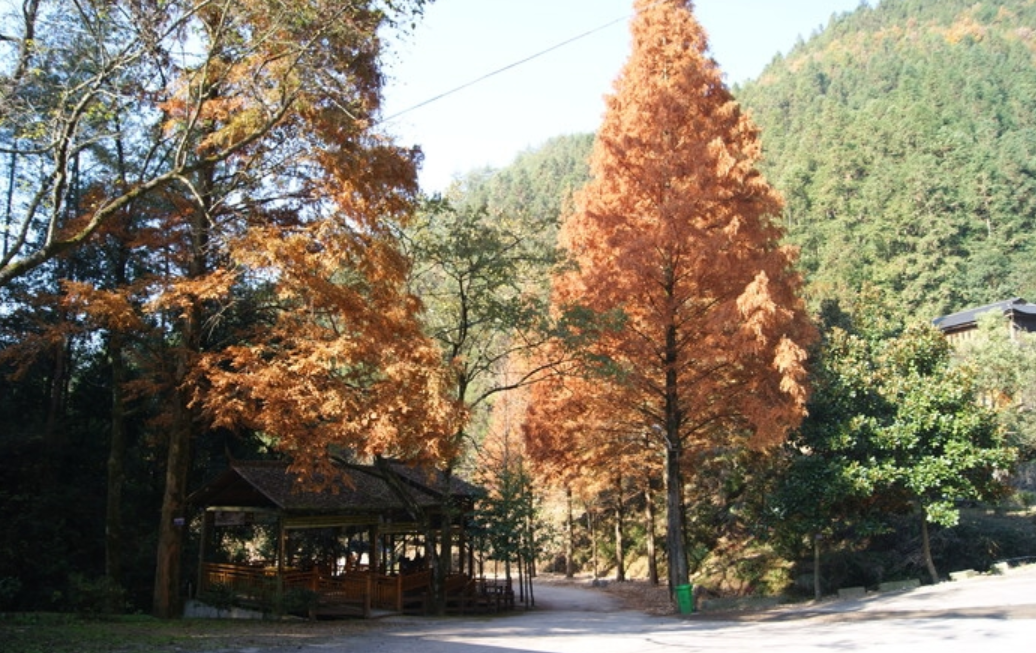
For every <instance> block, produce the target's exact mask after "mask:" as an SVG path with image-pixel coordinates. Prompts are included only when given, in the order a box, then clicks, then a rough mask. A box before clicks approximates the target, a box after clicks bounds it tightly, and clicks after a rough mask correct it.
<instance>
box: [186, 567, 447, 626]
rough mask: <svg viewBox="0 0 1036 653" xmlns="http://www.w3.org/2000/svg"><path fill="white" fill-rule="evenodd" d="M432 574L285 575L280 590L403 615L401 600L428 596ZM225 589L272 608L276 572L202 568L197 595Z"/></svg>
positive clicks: (366, 611) (327, 602) (335, 604)
mask: <svg viewBox="0 0 1036 653" xmlns="http://www.w3.org/2000/svg"><path fill="white" fill-rule="evenodd" d="M430 587H431V572H429V571H421V572H417V573H414V574H406V575H402V576H398V575H397V576H386V575H384V574H373V573H371V572H369V571H354V572H349V573H347V574H344V575H340V576H325V575H321V574H320V573H319V571H318V570H316V569H313V570H312V571H285V572H283V573H282V574H281V577H280V590H281V591H282V592H285V593H286V592H289V591H291V590H294V589H305V590H310V591H312V592H314V593H316V594H317V604H318V605H319V606H325V607H327V606H330V607H340V606H354V607H359V608H362V610H363V614H364V615H365V616H366V615H369V614H370V610H371V609H380V610H392V611H395V612H402V611H403V604H404V599H405V598H406V597H407V595H410V596H414V595H416V594H421V593H424V592H427V590H428V589H429V588H430ZM221 588H226V589H227V590H229V591H230V592H232V593H233V596H234V598H235V600H238V601H243V602H245V603H248V604H256V605H263V606H269V605H273V604H274V599H275V598H276V596H277V592H278V579H277V572H276V570H272V569H269V568H263V567H252V566H247V565H235V564H227V563H205V564H204V565H203V566H202V573H201V583H200V587H199V595H201V596H203V597H204V596H205V595H206V594H210V595H211V594H212V593H214V592H216V591H219V589H221Z"/></svg>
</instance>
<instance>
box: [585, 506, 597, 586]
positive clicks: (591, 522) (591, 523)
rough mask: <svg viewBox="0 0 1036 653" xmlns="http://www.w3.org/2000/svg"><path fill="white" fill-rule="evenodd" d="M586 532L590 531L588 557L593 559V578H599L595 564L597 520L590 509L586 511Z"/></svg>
mask: <svg viewBox="0 0 1036 653" xmlns="http://www.w3.org/2000/svg"><path fill="white" fill-rule="evenodd" d="M586 525H587V530H589V531H590V555H591V557H592V558H593V561H594V562H593V569H594V578H600V567H599V566H598V564H597V519H596V518H595V516H594V511H593V509H592V508H589V507H588V508H587V511H586Z"/></svg>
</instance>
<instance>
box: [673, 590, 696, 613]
mask: <svg viewBox="0 0 1036 653" xmlns="http://www.w3.org/2000/svg"><path fill="white" fill-rule="evenodd" d="M676 606H677V607H678V608H680V614H691V613H692V612H694V585H677V586H676Z"/></svg>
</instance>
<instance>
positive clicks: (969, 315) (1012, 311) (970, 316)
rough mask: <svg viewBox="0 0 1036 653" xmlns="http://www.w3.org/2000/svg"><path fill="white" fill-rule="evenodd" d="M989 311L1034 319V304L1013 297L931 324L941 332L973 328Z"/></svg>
mask: <svg viewBox="0 0 1036 653" xmlns="http://www.w3.org/2000/svg"><path fill="white" fill-rule="evenodd" d="M991 311H998V312H1000V313H1001V314H1002V315H1005V316H1008V317H1015V316H1025V317H1028V318H1036V304H1030V303H1029V302H1027V301H1025V300H1024V299H1022V298H1021V297H1013V298H1011V299H1005V300H1003V301H1000V302H996V303H994V304H986V305H985V306H979V307H977V308H969V309H967V310H965V311H960V312H958V313H952V314H950V315H944V316H942V317H937V318H935V319H934V320H932V324H933V325H934V326H935V327H936V328H938V329H940V330H942V331H956V330H959V329H962V328H965V327H970V326H973V325H974V324H975V323H976V322H977V321H978V316H979V315H982V314H983V313H989V312H991Z"/></svg>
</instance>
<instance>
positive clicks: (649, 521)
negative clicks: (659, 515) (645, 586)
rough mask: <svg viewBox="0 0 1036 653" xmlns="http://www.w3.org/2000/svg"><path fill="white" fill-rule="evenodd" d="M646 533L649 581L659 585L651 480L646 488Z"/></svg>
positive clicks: (653, 497) (653, 496) (653, 498)
mask: <svg viewBox="0 0 1036 653" xmlns="http://www.w3.org/2000/svg"><path fill="white" fill-rule="evenodd" d="M644 533H645V534H646V538H647V559H648V581H649V582H650V583H651V584H652V585H658V554H657V553H656V551H655V495H654V493H653V492H652V491H651V481H648V482H647V488H645V490H644Z"/></svg>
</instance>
